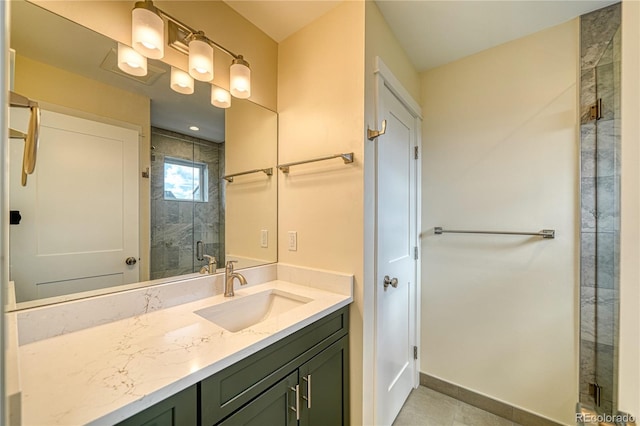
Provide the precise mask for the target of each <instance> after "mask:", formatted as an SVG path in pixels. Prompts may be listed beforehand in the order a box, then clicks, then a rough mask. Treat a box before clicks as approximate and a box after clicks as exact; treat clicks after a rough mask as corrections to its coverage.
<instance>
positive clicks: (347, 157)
mask: <svg viewBox="0 0 640 426" xmlns="http://www.w3.org/2000/svg"><path fill="white" fill-rule="evenodd" d="M333 158H342V160H343V161H344V164H349V163H353V152H348V153H345V154H335V155H328V156H326V157H320V158H314V159H312V160H303V161H295V162H293V163H287V164H279V165H278V168H279V169H280V171H281V172H282V173H289V167H291V166H297V165H299V164H307V163H315V162H316V161H324V160H331V159H333Z"/></svg>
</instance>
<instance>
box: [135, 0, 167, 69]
mask: <svg viewBox="0 0 640 426" xmlns="http://www.w3.org/2000/svg"><path fill="white" fill-rule="evenodd" d="M131 42H132V45H133V48H134V49H135V50H136V51H138V52H140V53H141V54H143V55H144V56H146V57H147V58H151V59H162V57H163V56H164V21H163V20H162V17H161V16H160V11H159V9H158V8H156V7H155V6H154V5H153V2H151V1H150V0H145V1H139V2H136V4H135V6H134V7H133V11H132V12H131Z"/></svg>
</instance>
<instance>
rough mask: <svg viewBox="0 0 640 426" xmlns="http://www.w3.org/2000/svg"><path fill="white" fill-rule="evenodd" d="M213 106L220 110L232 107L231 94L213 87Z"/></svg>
mask: <svg viewBox="0 0 640 426" xmlns="http://www.w3.org/2000/svg"><path fill="white" fill-rule="evenodd" d="M211 104H212V105H213V106H216V107H218V108H229V107H230V106H231V94H230V93H229V92H227V91H226V90H224V89H223V88H221V87H218V86H214V85H213V84H212V85H211Z"/></svg>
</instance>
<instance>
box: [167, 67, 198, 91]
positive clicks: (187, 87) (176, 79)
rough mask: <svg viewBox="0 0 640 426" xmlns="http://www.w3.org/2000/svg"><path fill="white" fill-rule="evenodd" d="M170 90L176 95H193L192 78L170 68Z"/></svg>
mask: <svg viewBox="0 0 640 426" xmlns="http://www.w3.org/2000/svg"><path fill="white" fill-rule="evenodd" d="M171 89H173V90H174V91H176V92H178V93H182V94H185V95H190V94H192V93H193V78H191V76H190V75H189V74H187V73H186V72H184V71H182V70H181V69H178V68H175V67H171Z"/></svg>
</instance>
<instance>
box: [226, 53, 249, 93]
mask: <svg viewBox="0 0 640 426" xmlns="http://www.w3.org/2000/svg"><path fill="white" fill-rule="evenodd" d="M229 88H230V91H231V94H232V95H233V96H235V97H236V98H240V99H247V98H248V97H249V96H251V69H250V68H249V63H248V62H247V61H245V60H244V59H243V58H242V55H238V57H237V58H235V59H234V60H233V62H232V64H231V68H230V70H229Z"/></svg>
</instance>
